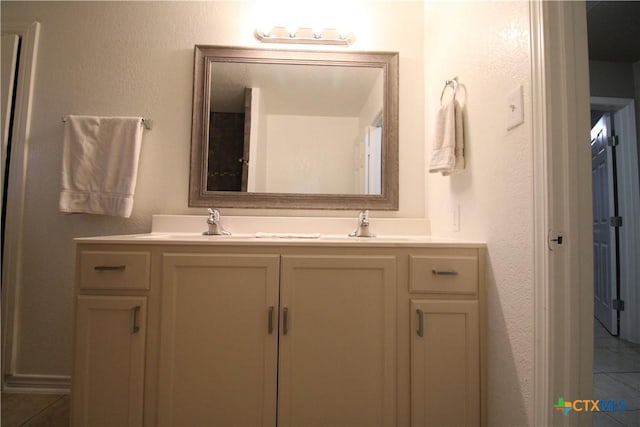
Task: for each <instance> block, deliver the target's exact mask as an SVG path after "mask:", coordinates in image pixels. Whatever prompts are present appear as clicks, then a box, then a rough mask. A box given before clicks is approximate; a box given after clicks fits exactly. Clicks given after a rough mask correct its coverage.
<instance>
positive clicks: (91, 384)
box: [71, 296, 147, 427]
mask: <svg viewBox="0 0 640 427" xmlns="http://www.w3.org/2000/svg"><path fill="white" fill-rule="evenodd" d="M146 313H147V299H146V297H115V296H79V297H78V301H77V311H76V343H75V366H74V375H73V390H72V391H73V394H72V396H73V404H72V414H71V419H72V424H73V425H76V426H105V427H107V426H141V425H142V407H143V405H142V402H143V387H144V364H145V337H146V317H147V314H146Z"/></svg>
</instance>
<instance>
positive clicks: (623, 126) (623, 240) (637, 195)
mask: <svg viewBox="0 0 640 427" xmlns="http://www.w3.org/2000/svg"><path fill="white" fill-rule="evenodd" d="M590 105H591V106H592V107H597V108H598V109H601V110H606V109H609V110H611V111H612V113H613V116H614V125H613V126H614V132H615V134H616V135H618V137H619V139H620V143H619V144H618V145H617V146H616V157H617V160H616V163H617V176H616V178H617V180H618V183H622V184H623V185H618V214H619V215H620V216H621V217H622V227H623V228H622V229H621V230H620V233H619V234H620V235H619V239H618V245H619V248H620V251H619V254H620V257H619V260H618V262H619V264H620V283H624V282H627V283H639V282H640V266H639V265H638V263H637V261H635V260H637V259H638V257H640V219H639V218H638V212H640V181H639V180H638V176H639V172H638V146H637V132H636V129H637V123H636V119H637V117H636V110H635V100H634V99H633V98H613V97H599V96H592V97H591V98H590ZM619 298H620V299H621V300H622V301H626V303H625V309H624V311H621V312H620V329H619V330H618V334H619V336H620V337H621V338H624V339H626V340H628V341H631V342H635V343H640V326H638V325H640V310H639V309H638V306H639V305H640V289H638V287H637V286H636V287H629V286H627V287H623V286H620V294H619Z"/></svg>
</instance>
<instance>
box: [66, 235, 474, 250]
mask: <svg viewBox="0 0 640 427" xmlns="http://www.w3.org/2000/svg"><path fill="white" fill-rule="evenodd" d="M292 236H293V235H292ZM292 236H286V235H282V237H280V236H266V237H256V235H255V234H237V235H231V236H208V235H202V234H196V233H161V232H160V233H158V232H152V233H148V234H129V235H119V236H95V237H79V238H76V239H74V240H75V241H76V242H77V243H96V244H97V243H101V244H140V245H142V244H144V245H216V246H219V245H228V246H342V247H354V246H355V247H358V246H360V247H362V246H370V247H398V246H411V247H458V248H459V247H468V248H478V247H484V246H485V244H484V243H482V242H476V241H469V240H457V239H447V238H438V237H432V236H394V235H384V236H376V237H349V236H346V235H320V236H319V237H292Z"/></svg>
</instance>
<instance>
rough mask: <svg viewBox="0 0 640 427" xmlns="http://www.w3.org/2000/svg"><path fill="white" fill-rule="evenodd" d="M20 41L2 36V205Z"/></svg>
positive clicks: (16, 37)
mask: <svg viewBox="0 0 640 427" xmlns="http://www.w3.org/2000/svg"><path fill="white" fill-rule="evenodd" d="M19 43H20V38H19V37H18V36H17V35H15V34H8V35H3V36H2V62H1V64H2V82H1V83H2V96H1V98H0V101H1V102H2V106H1V110H2V122H1V127H2V155H0V167H1V169H0V179H2V186H0V200H2V202H0V203H2V205H0V206H1V207H4V193H5V189H4V186H5V173H6V172H5V171H6V170H7V168H8V166H9V164H8V163H7V160H8V154H9V150H8V147H9V131H10V127H11V115H12V109H13V108H12V107H13V87H14V83H15V78H16V67H17V65H18V45H19ZM3 212H4V208H3ZM3 222H4V220H3ZM3 226H4V224H3ZM3 229H4V227H3Z"/></svg>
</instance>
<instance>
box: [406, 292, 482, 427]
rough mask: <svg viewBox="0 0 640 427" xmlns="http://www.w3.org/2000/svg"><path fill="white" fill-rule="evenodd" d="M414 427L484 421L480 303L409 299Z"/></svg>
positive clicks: (476, 423)
mask: <svg viewBox="0 0 640 427" xmlns="http://www.w3.org/2000/svg"><path fill="white" fill-rule="evenodd" d="M411 313H412V320H411V327H412V339H411V425H412V426H434V425H437V426H475V425H480V347H479V324H478V302H477V301H449V300H447V301H427V300H413V301H411Z"/></svg>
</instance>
